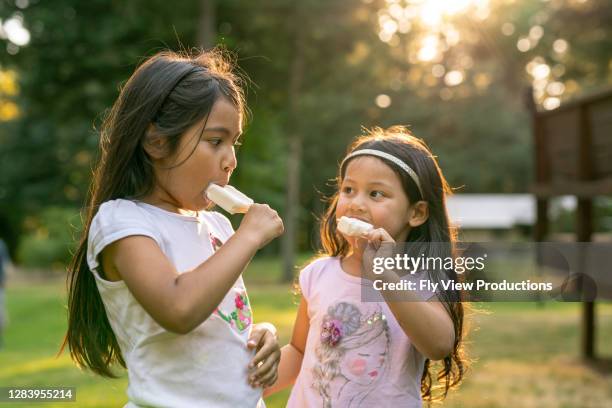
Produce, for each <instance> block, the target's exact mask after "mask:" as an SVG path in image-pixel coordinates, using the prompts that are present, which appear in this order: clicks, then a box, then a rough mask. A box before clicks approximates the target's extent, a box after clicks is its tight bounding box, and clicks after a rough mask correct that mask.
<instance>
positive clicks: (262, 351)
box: [249, 332, 280, 368]
mask: <svg viewBox="0 0 612 408" xmlns="http://www.w3.org/2000/svg"><path fill="white" fill-rule="evenodd" d="M260 343H261V342H260ZM276 353H278V357H277V358H280V351H279V347H278V343H277V342H276V339H275V338H274V336H273V335H272V333H270V332H266V334H265V335H264V341H263V344H260V348H259V349H258V351H257V354H255V357H253V360H251V363H250V364H249V367H251V368H253V367H258V366H259V363H261V362H262V361H264V360H265V359H266V358H268V356H270V355H272V354H276Z"/></svg>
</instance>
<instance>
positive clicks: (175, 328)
mask: <svg viewBox="0 0 612 408" xmlns="http://www.w3.org/2000/svg"><path fill="white" fill-rule="evenodd" d="M167 310H168V313H167V314H166V316H164V318H163V321H158V323H159V324H160V326H162V327H163V328H164V329H166V330H167V331H169V332H171V333H175V334H187V333H189V332H191V331H192V330H193V329H195V328H196V327H198V326H199V325H200V324H201V323H202V322H200V321H197V319H195V318H194V313H193V311H192V310H191V309H190V308H188V307H186V306H185V305H181V304H180V303H177V304H175V305H174V307H172V308H168V309H167Z"/></svg>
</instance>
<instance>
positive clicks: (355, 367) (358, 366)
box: [348, 358, 368, 377]
mask: <svg viewBox="0 0 612 408" xmlns="http://www.w3.org/2000/svg"><path fill="white" fill-rule="evenodd" d="M367 365H368V364H367V362H366V361H365V360H364V359H363V358H356V359H354V360H352V361H350V362H349V364H348V369H349V371H350V372H351V374H353V375H354V376H356V377H359V376H362V375H363V374H364V373H365V371H366V368H367Z"/></svg>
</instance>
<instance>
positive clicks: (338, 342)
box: [312, 302, 390, 408]
mask: <svg viewBox="0 0 612 408" xmlns="http://www.w3.org/2000/svg"><path fill="white" fill-rule="evenodd" d="M389 342H390V339H389V326H388V323H387V319H386V317H385V315H384V314H383V313H382V309H381V307H380V305H378V304H360V306H359V307H358V306H357V305H354V304H352V303H348V302H340V303H336V304H333V305H331V306H330V307H329V308H328V310H327V314H326V315H325V316H324V317H323V321H322V324H321V337H320V342H319V344H317V345H316V346H315V355H316V360H317V362H316V364H315V366H314V368H313V372H312V375H313V385H312V386H313V388H314V389H315V390H316V392H317V393H318V394H319V395H320V396H321V399H322V402H323V404H322V406H323V407H326V408H331V407H343V408H344V407H346V408H349V407H351V408H352V407H370V406H372V405H371V401H368V399H369V398H368V396H369V394H370V393H372V392H373V391H375V390H376V389H377V388H378V386H379V385H382V384H383V383H384V381H385V379H384V377H385V375H386V369H387V366H388V352H389Z"/></svg>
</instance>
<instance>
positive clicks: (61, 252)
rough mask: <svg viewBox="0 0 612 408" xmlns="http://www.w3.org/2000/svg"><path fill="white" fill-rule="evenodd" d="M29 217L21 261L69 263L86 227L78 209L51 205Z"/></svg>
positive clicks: (46, 265)
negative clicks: (77, 239) (79, 236)
mask: <svg viewBox="0 0 612 408" xmlns="http://www.w3.org/2000/svg"><path fill="white" fill-rule="evenodd" d="M27 221H29V222H26V223H27V224H29V228H28V231H27V232H26V234H25V235H24V236H23V238H22V240H21V243H20V245H19V248H18V251H17V261H18V262H19V263H20V264H21V265H23V266H26V267H33V268H49V267H52V268H54V269H60V268H62V267H64V266H66V265H67V264H68V262H69V261H70V257H71V253H72V251H73V249H74V243H75V242H76V238H78V234H79V233H80V231H81V228H82V225H81V220H80V217H79V213H78V210H75V209H74V208H62V207H50V208H47V209H45V210H43V212H42V213H41V214H40V216H39V217H31V218H29V219H28V220H27Z"/></svg>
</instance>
